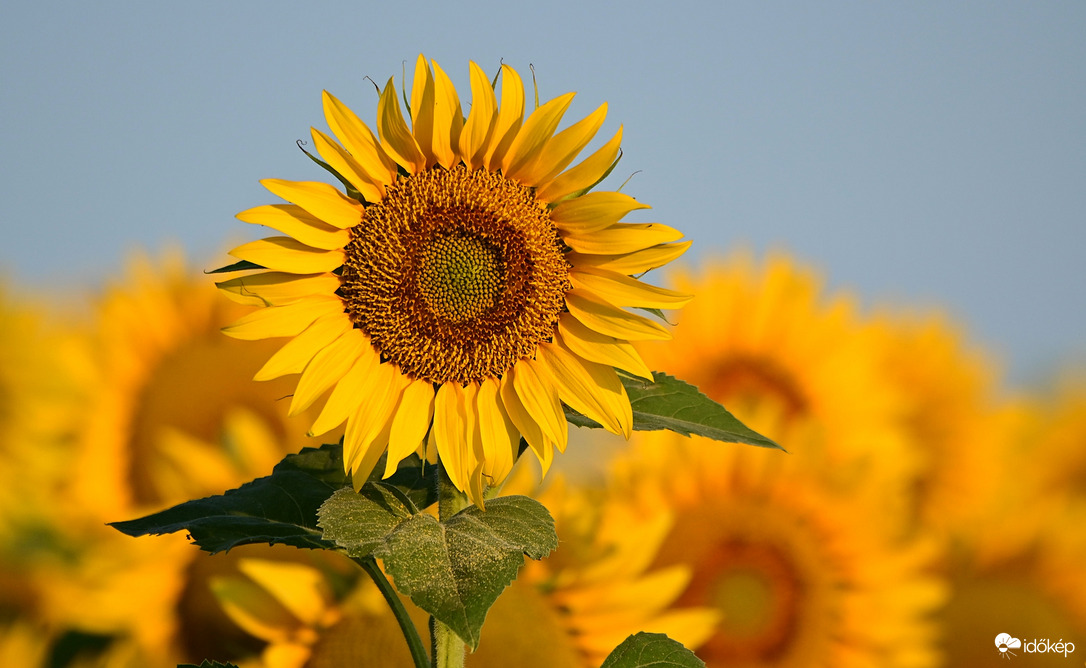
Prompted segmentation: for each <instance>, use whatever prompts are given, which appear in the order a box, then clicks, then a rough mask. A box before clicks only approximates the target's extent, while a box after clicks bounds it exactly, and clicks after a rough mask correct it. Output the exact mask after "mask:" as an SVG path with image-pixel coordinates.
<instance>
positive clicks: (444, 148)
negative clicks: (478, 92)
mask: <svg viewBox="0 0 1086 668" xmlns="http://www.w3.org/2000/svg"><path fill="white" fill-rule="evenodd" d="M430 63H431V64H432V65H433V67H434V144H433V145H434V155H435V156H436V157H437V162H438V164H439V165H441V166H442V167H444V168H446V169H450V168H452V167H453V165H456V164H458V163H459V162H460V154H459V149H460V133H461V131H462V130H463V128H464V112H463V111H462V110H461V109H460V98H459V96H457V94H456V87H454V86H453V84H452V81H450V80H449V76H448V75H447V74H445V71H444V70H442V69H441V67H440V66H439V65H438V64H437V62H436V61H433V60H432V61H430Z"/></svg>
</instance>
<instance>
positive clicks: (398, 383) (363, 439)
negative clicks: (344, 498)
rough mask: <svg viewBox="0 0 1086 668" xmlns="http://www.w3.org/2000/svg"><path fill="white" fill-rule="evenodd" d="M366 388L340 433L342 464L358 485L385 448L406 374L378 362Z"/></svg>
mask: <svg viewBox="0 0 1086 668" xmlns="http://www.w3.org/2000/svg"><path fill="white" fill-rule="evenodd" d="M368 380H369V382H368V383H367V385H366V390H365V392H364V393H363V394H361V395H359V396H358V397H356V399H355V400H356V401H357V402H358V408H357V409H356V410H355V411H354V414H353V415H351V417H350V418H348V419H347V430H346V432H345V433H344V435H343V467H344V469H345V470H347V471H352V473H351V482H352V484H353V485H354V487H355V489H356V490H357V489H359V488H360V487H361V486H362V485H363V484H364V483H365V482H366V478H368V477H369V475H370V472H371V471H373V467H374V465H375V464H377V460H378V459H380V458H381V455H382V454H383V453H384V451H385V446H386V445H387V444H388V438H389V433H390V432H391V430H392V416H393V414H394V413H395V411H396V406H397V405H398V404H399V403H400V397H401V396H402V395H403V391H404V389H405V388H406V387H407V383H408V382H410V379H408V377H407V376H405V375H403V374H402V373H400V370H399V369H398V368H396V366H395V365H393V364H379V365H377V369H376V370H375V371H374V373H373V374H372V375H371V376H370V377H369V379H368Z"/></svg>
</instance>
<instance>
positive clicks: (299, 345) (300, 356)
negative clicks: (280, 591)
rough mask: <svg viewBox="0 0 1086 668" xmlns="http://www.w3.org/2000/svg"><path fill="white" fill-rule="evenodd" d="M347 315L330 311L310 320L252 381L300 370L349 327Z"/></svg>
mask: <svg viewBox="0 0 1086 668" xmlns="http://www.w3.org/2000/svg"><path fill="white" fill-rule="evenodd" d="M352 328H353V325H352V324H351V320H350V318H348V317H346V315H344V314H343V313H332V314H329V315H325V316H322V317H320V318H317V319H316V320H315V321H313V324H312V325H310V326H309V327H307V328H306V330H305V331H304V332H302V333H301V334H299V335H298V336H296V337H294V338H293V339H291V340H290V341H287V342H286V344H284V345H283V347H282V348H280V349H279V350H278V351H277V352H276V353H275V354H274V355H272V356H271V357H270V358H269V359H268V361H267V362H265V363H264V366H262V367H260V370H259V371H257V372H256V375H255V376H253V380H261V381H263V380H271V379H273V378H279V377H280V376H285V375H287V374H290V373H301V372H303V371H305V367H306V365H307V364H309V363H310V362H311V361H312V360H313V358H314V357H316V356H317V353H319V352H320V351H322V350H324V349H325V348H327V347H328V346H330V345H332V342H333V341H335V340H336V339H338V338H339V337H341V336H343V335H344V334H345V333H346V332H347V331H348V330H350V329H352Z"/></svg>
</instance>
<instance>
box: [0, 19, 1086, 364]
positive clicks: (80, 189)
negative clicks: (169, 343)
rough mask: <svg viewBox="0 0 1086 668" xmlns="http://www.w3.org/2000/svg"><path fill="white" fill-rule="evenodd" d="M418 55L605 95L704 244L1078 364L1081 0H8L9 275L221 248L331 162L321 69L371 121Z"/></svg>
mask: <svg viewBox="0 0 1086 668" xmlns="http://www.w3.org/2000/svg"><path fill="white" fill-rule="evenodd" d="M13 5H14V6H13ZM419 52H424V53H425V54H426V55H427V56H428V57H431V58H434V59H436V60H437V61H438V62H439V63H440V64H441V65H442V67H443V68H444V69H445V70H446V71H447V72H448V73H449V75H450V76H451V77H452V78H453V81H454V83H456V84H457V86H458V88H462V90H463V94H462V97H463V98H464V99H465V101H466V100H467V99H468V97H469V94H468V92H467V90H468V87H467V79H468V78H467V73H468V70H467V61H468V60H469V59H471V60H475V61H476V62H478V63H479V64H480V65H481V66H483V67H484V69H486V70H487V71H489V72H494V71H495V70H496V68H497V66H498V64H499V63H500V62H501V61H503V60H504V62H506V63H509V64H511V65H513V66H514V67H516V68H517V69H518V70H519V71H521V73H522V74H524V75H525V76H527V75H528V65H529V64H533V65H534V66H535V70H536V73H537V75H538V80H539V90H540V97H541V99H549V98H551V97H554V96H556V95H559V94H561V93H564V92H566V91H570V90H573V91H578V93H579V94H578V97H577V99H576V101H575V102H574V106H573V108H572V110H571V112H570V115H569V116H568V118H580V117H582V116H584V115H585V114H587V113H588V112H590V111H591V110H592V109H594V108H595V107H596V106H597V105H598V104H600V103H601V102H603V101H607V102H608V103H609V105H610V107H609V116H608V121H607V123H606V124H605V126H604V129H603V131H602V132H601V137H602V136H603V135H607V136H608V137H609V136H610V135H611V134H612V133H613V132H614V131H615V130H616V129H617V128H618V125H619V124H620V123H621V124H623V125H624V128H625V131H624V142H623V145H624V151H625V153H624V158H623V160H622V163H621V164H620V167H619V169H618V170H617V173H620V174H621V176H619V178H620V179H625V177H626V176H628V175H629V174H630V173H632V172H634V171H637V172H638V173H637V175H636V176H634V177H633V180H632V181H631V182H630V184H629V185H628V186H627V187H626V192H629V193H631V194H633V195H635V196H636V197H638V199H641V200H642V201H645V202H647V203H649V204H652V205H653V211H652V212H651V219H652V220H657V221H659V222H663V223H666V224H669V225H672V226H675V227H678V228H680V229H682V230H684V231H685V232H686V233H687V235H688V236H689V238H691V239H693V240H694V241H695V249H694V250H693V251H692V252H691V253H689V254H688V255H687V259H688V260H693V261H699V260H703V259H704V258H706V257H709V256H712V255H714V254H715V255H721V254H725V253H727V252H728V251H729V249H732V248H734V247H737V246H742V247H747V248H751V249H754V250H755V251H758V252H763V251H765V250H766V249H771V248H780V249H786V250H788V251H791V252H792V253H793V254H795V255H796V256H798V257H800V258H802V259H803V260H805V261H807V262H809V263H810V264H812V265H814V266H816V267H818V268H820V269H821V270H822V271H823V272H824V274H825V275H826V277H827V279H828V281H829V283H830V285H831V286H833V287H849V288H852V289H854V290H856V291H857V292H858V293H859V294H860V295H861V296H862V297H863V299H864V301H865V303H867V304H873V303H878V302H882V301H886V300H892V302H893V303H895V304H898V305H902V306H905V305H914V306H918V307H928V306H940V307H944V308H946V309H947V310H949V311H950V312H951V313H952V314H953V315H954V316H955V317H957V318H958V319H960V320H961V321H963V322H965V323H966V325H967V326H968V328H969V332H970V333H971V334H972V335H973V336H974V337H975V338H977V339H979V340H981V341H982V342H983V343H984V344H985V345H986V346H988V347H989V348H990V349H991V350H992V351H994V352H995V353H996V354H997V355H998V356H1000V357H1001V358H1002V359H1003V360H1004V363H1005V366H1006V368H1008V369H1009V371H1010V372H1011V375H1012V378H1017V379H1020V380H1022V379H1024V380H1029V379H1033V378H1035V377H1037V376H1039V375H1041V374H1044V373H1047V372H1050V371H1053V370H1054V369H1055V368H1056V365H1057V363H1058V362H1059V361H1061V360H1070V359H1072V358H1075V359H1078V360H1080V361H1081V360H1083V359H1086V298H1084V296H1083V293H1084V291H1086V257H1084V255H1086V3H1084V2H1081V1H1078V0H1075V1H1068V2H1043V1H1038V2H1021V1H1014V2H1003V1H997V0H987V1H984V2H954V3H949V2H900V3H885V2H878V3H874V2H803V3H800V2H795V3H778V2H746V3H731V2H720V3H715V2H703V3H682V2H677V3H666V2H660V1H659V0H653V1H651V2H641V1H631V0H627V1H624V2H612V3H603V2H599V3H594V2H586V1H583V0H582V1H580V2H566V1H558V2H548V3H538V2H537V3H516V2H501V3H499V2H485V3H473V2H456V3H453V2H448V3H437V2H411V3H406V2H382V3H365V2H312V3H300V2H242V1H239V0H233V1H230V2H221V1H217V2H185V3H158V2H144V3H137V2H123V3H122V2H97V3H77V2H62V3H58V2H47V1H46V2H29V1H26V0H23V1H20V2H15V3H11V4H9V5H8V6H6V7H5V10H4V12H3V20H2V21H0V83H2V89H0V132H2V139H3V144H2V149H0V175H2V177H3V178H2V179H0V196H2V199H0V202H2V206H3V214H2V225H3V231H4V236H3V243H0V274H2V275H4V276H5V277H6V279H7V281H8V282H9V283H13V284H15V285H16V286H23V287H34V288H38V287H44V288H48V289H52V290H64V291H68V292H71V293H75V294H80V293H81V291H85V290H88V289H89V288H93V287H94V286H95V285H96V284H100V283H101V282H102V281H104V280H106V279H107V278H108V277H109V276H111V275H114V274H115V273H116V271H117V267H118V266H120V265H121V264H122V263H123V261H124V257H125V256H126V254H128V252H129V251H131V250H132V249H134V248H149V249H161V248H163V247H164V246H165V245H166V244H168V243H169V242H171V241H172V242H178V243H180V244H181V245H182V246H183V247H184V248H185V249H187V251H188V254H189V256H190V257H192V258H193V259H194V260H195V261H198V262H201V263H205V262H206V263H208V264H214V263H215V262H216V261H218V260H221V259H223V256H222V255H221V251H222V250H223V249H224V248H225V247H226V245H227V244H228V243H230V242H233V241H239V240H243V239H247V238H253V237H254V232H253V230H251V229H246V228H247V227H248V226H245V225H244V224H242V223H240V222H238V221H236V220H234V219H233V215H234V214H235V213H236V212H238V211H240V210H242V209H246V208H248V207H250V206H255V205H257V204H263V203H268V202H271V201H273V200H272V198H271V196H270V195H269V194H267V193H266V192H265V191H263V189H262V188H261V187H260V186H259V185H258V184H257V181H258V180H259V179H261V178H266V177H275V178H287V179H298V180H314V179H321V178H323V175H324V174H323V172H321V171H320V170H319V169H318V168H316V166H315V165H312V163H310V162H309V161H308V160H307V159H306V158H305V156H303V155H302V154H301V153H300V152H299V151H298V149H297V148H296V147H295V145H294V141H295V140H296V139H302V138H307V137H308V130H309V127H310V126H311V125H317V126H318V127H324V122H323V119H322V115H321V106H320V91H321V89H324V88H327V89H329V90H330V91H332V92H334V93H335V94H336V95H337V96H338V97H340V98H341V99H343V100H344V101H345V102H346V103H348V104H349V105H351V106H352V107H354V108H355V110H356V111H358V113H359V115H360V116H361V117H362V118H363V119H372V118H373V116H374V113H375V111H374V110H375V108H376V99H377V98H376V94H375V92H374V88H373V85H372V84H371V83H369V82H368V81H366V80H365V77H366V76H370V77H372V78H373V79H374V80H377V81H378V82H380V83H381V84H382V85H383V83H384V81H386V80H387V78H388V77H389V76H391V75H395V76H396V77H397V79H399V78H400V75H401V72H402V68H403V67H404V63H405V62H406V63H408V68H409V69H410V63H412V62H413V61H414V58H415V57H416V56H417V54H418V53H419ZM619 182H621V181H619ZM616 185H617V184H616ZM647 219H648V218H646V220H647Z"/></svg>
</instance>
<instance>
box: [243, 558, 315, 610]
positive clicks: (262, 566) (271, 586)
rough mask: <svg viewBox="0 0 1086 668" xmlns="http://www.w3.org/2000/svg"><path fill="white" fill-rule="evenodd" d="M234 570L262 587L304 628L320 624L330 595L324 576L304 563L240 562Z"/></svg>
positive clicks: (256, 560) (255, 560) (259, 560)
mask: <svg viewBox="0 0 1086 668" xmlns="http://www.w3.org/2000/svg"><path fill="white" fill-rule="evenodd" d="M238 570H239V571H241V572H242V573H244V574H245V575H248V576H249V578H250V579H251V580H253V582H256V583H257V584H258V585H260V586H261V587H263V588H264V590H265V591H267V592H268V593H269V594H271V595H272V596H273V597H274V598H275V600H276V601H278V602H279V603H280V604H281V605H282V606H283V607H285V608H286V609H287V610H289V611H290V612H291V613H292V614H293V615H294V616H295V617H297V618H298V620H300V621H301V622H302V623H303V624H305V625H306V626H310V627H314V626H316V625H317V624H318V623H320V621H321V619H322V618H323V617H324V614H325V612H326V611H327V609H328V607H329V605H330V603H331V599H332V594H331V592H330V591H329V590H328V584H327V581H326V580H325V579H324V575H323V574H322V573H321V572H320V571H318V570H317V569H315V568H313V567H311V566H307V565H305V564H296V563H290V562H286V561H270V560H266V559H241V560H239V561H238Z"/></svg>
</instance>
